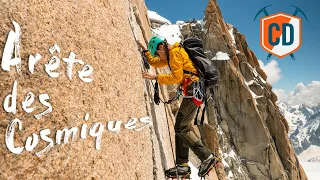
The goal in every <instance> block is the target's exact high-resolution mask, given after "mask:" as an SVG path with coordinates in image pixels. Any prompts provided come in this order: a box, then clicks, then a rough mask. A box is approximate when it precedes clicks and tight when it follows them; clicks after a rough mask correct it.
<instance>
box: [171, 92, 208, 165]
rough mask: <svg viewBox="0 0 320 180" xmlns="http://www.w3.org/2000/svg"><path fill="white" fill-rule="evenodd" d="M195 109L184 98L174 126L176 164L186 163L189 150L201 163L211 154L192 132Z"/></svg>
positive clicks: (191, 103) (192, 104)
mask: <svg viewBox="0 0 320 180" xmlns="http://www.w3.org/2000/svg"><path fill="white" fill-rule="evenodd" d="M197 107H198V106H197V105H196V104H195V103H194V102H193V101H192V99H191V98H184V99H183V100H182V103H181V105H180V109H179V112H178V115H177V117H176V124H175V140H176V163H177V164H182V163H186V162H188V155H189V148H190V149H191V150H192V151H193V152H194V153H195V154H196V155H197V156H198V158H199V159H200V160H201V161H203V160H205V159H207V158H208V157H209V156H210V154H211V153H212V151H210V150H209V149H208V148H207V147H206V146H205V145H204V144H203V143H202V141H201V140H200V139H199V138H198V137H197V136H196V135H195V134H194V132H193V131H192V125H193V122H194V118H195V114H196V112H197Z"/></svg>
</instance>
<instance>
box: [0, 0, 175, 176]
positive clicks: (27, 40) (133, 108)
mask: <svg viewBox="0 0 320 180" xmlns="http://www.w3.org/2000/svg"><path fill="white" fill-rule="evenodd" d="M0 19H1V20H0V24H1V25H0V49H1V50H0V57H2V56H3V53H4V47H5V44H6V42H7V38H8V33H9V31H13V32H16V29H15V27H14V25H13V23H12V21H15V22H17V24H18V25H19V26H20V28H21V35H20V43H19V45H20V52H19V57H21V62H22V63H21V69H22V71H21V74H18V72H17V70H16V68H15V66H13V67H11V68H10V71H4V70H3V69H1V70H0V77H1V78H0V99H1V109H0V117H1V123H0V144H1V146H0V155H1V157H2V158H1V159H0V164H1V165H0V169H1V173H0V179H44V178H50V179H51V178H52V179H53V178H57V179H77V178H80V177H81V178H83V179H164V176H163V168H167V166H169V165H170V166H172V165H173V159H172V151H171V150H170V149H171V148H170V147H171V144H170V140H169V135H168V128H167V127H168V126H167V121H166V120H167V119H169V120H171V121H170V122H172V119H170V114H169V113H168V112H169V111H168V112H166V110H165V107H164V106H157V107H155V106H154V104H153V101H152V95H150V94H148V92H149V91H150V92H152V90H151V85H150V83H149V84H148V83H147V82H146V81H145V80H143V78H142V75H141V70H142V66H141V56H140V53H139V51H138V50H137V45H136V43H135V38H134V36H135V37H136V38H141V39H148V38H150V36H151V32H150V30H149V24H150V23H149V21H148V19H147V17H146V6H145V4H144V1H141V0H136V1H134V0H133V1H130V2H129V1H126V0H125V1H112V0H111V1H94V0H93V1H82V0H80V1H54V2H53V1H46V0H45V1H34V0H31V1H0ZM142 27H143V28H142ZM132 31H135V32H132ZM54 44H57V45H58V47H59V48H60V53H59V52H58V51H55V52H53V54H51V53H50V52H49V49H50V48H52V47H53V46H54ZM70 52H73V53H74V54H75V58H76V59H81V60H82V61H83V62H84V65H86V64H88V65H90V66H91V67H92V68H93V73H92V74H91V75H90V76H89V77H91V78H93V81H92V82H89V83H86V82H83V81H82V80H81V79H79V78H78V73H77V72H78V71H80V70H81V69H82V68H83V66H84V65H81V64H79V63H74V64H73V67H72V69H73V70H72V74H71V75H72V79H71V80H70V79H69V78H68V74H67V73H66V71H67V63H65V62H64V61H63V58H68V57H69V55H70ZM36 53H39V54H40V55H41V59H40V60H39V62H38V63H36V65H35V68H34V73H33V74H32V73H31V72H30V71H29V70H28V62H29V61H28V60H29V56H30V55H33V56H35V54H36ZM13 54H14V53H13ZM53 56H56V57H57V58H58V59H59V60H60V66H59V67H58V68H57V69H55V70H53V72H60V75H59V77H56V78H52V77H50V76H49V75H48V73H47V72H46V71H45V64H48V62H49V61H50V59H51V58H52V57H53ZM55 62H56V61H55ZM14 81H16V82H17V110H16V113H15V114H13V113H8V112H7V111H5V109H4V107H3V104H4V103H3V102H4V99H5V97H6V96H7V95H8V94H11V93H12V88H13V84H14ZM147 88H149V89H147ZM147 90H148V91H147ZM28 92H32V93H34V94H35V101H34V103H33V104H32V105H31V106H30V107H34V108H35V109H34V111H33V112H31V113H26V112H25V111H24V110H23V108H22V101H23V100H24V99H25V96H26V95H27V93H28ZM44 93H47V94H48V95H49V97H50V99H49V100H46V101H47V102H49V104H50V105H51V106H52V112H50V113H48V114H46V115H44V116H43V117H42V118H41V119H36V118H35V117H34V115H36V114H38V113H40V112H42V111H44V110H46V109H47V107H46V106H44V105H43V104H42V103H40V101H39V97H38V96H39V95H40V94H44ZM149 95H150V96H149ZM85 114H88V115H89V116H88V115H87V116H88V120H85V118H84V117H85ZM145 116H148V117H150V118H151V120H152V121H154V120H157V121H158V122H159V123H157V122H154V123H153V125H152V126H150V125H148V124H146V123H143V122H141V121H139V120H138V121H137V123H136V126H137V127H141V126H144V125H146V126H145V127H144V128H141V129H140V131H136V130H134V129H127V128H125V124H126V123H127V122H129V120H130V119H131V118H138V119H139V118H141V117H145ZM167 116H169V117H167ZM171 116H172V115H171ZM14 118H18V119H19V120H20V121H21V125H22V128H21V130H19V129H18V124H16V126H15V128H14V131H15V133H14V146H15V147H24V146H25V143H26V139H27V138H28V137H29V136H32V134H36V135H38V138H39V143H38V144H37V146H36V147H35V148H34V149H33V150H31V151H30V152H29V151H27V150H26V149H24V150H23V151H22V152H21V153H20V154H14V153H12V152H11V151H9V149H8V148H7V146H6V140H5V136H6V130H7V127H8V125H9V123H10V122H11V120H13V119H14ZM155 118H156V119H155ZM171 118H172V117H171ZM112 121H113V122H115V121H121V122H122V123H121V124H120V126H119V127H120V130H118V132H114V131H111V130H109V129H112V128H113V127H114V126H116V125H115V124H112V123H109V122H112ZM96 122H100V123H101V124H99V127H101V126H102V125H103V126H104V128H102V129H103V132H102V135H101V136H102V138H101V145H100V147H101V149H96V148H95V147H96V137H92V136H91V135H89V132H90V131H91V130H89V129H90V128H91V127H92V125H93V124H94V123H96ZM83 124H87V127H88V128H87V131H88V132H87V133H86V139H81V138H80V132H81V127H82V125H83ZM108 125H109V127H108ZM73 127H75V128H77V129H78V131H77V133H75V139H74V140H73V141H71V139H72V138H71V137H70V138H69V141H68V143H67V144H64V143H63V135H62V143H61V144H57V142H56V134H57V130H62V129H64V128H68V129H70V128H73ZM155 127H156V128H155ZM44 129H49V130H50V134H48V135H47V136H48V138H50V139H51V141H52V145H53V147H52V148H51V149H50V150H49V151H48V152H46V153H44V154H42V155H41V156H40V157H38V156H37V155H36V152H39V151H41V150H42V149H43V148H45V147H46V146H48V144H49V142H46V141H44V140H43V139H42V138H41V137H40V132H41V131H42V130H44ZM93 130H96V131H98V127H96V129H93ZM93 130H92V132H91V134H94V131H93ZM138 130H139V129H138Z"/></svg>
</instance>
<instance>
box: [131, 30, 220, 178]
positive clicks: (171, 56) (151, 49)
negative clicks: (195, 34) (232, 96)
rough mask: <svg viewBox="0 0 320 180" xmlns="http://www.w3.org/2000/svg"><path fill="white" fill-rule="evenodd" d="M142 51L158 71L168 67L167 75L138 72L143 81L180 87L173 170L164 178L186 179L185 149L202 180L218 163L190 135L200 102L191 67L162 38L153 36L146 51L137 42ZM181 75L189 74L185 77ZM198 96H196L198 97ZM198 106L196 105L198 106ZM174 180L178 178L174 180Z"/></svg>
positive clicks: (184, 55) (186, 58)
mask: <svg viewBox="0 0 320 180" xmlns="http://www.w3.org/2000/svg"><path fill="white" fill-rule="evenodd" d="M137 43H138V44H139V46H140V47H141V48H142V49H143V52H144V54H145V56H146V57H147V59H148V62H149V63H150V65H152V66H154V67H156V68H160V67H164V66H169V68H170V69H171V72H172V73H171V74H159V75H154V74H151V73H149V72H142V76H143V77H144V78H145V79H149V80H156V81H157V82H159V83H160V84H167V85H168V84H179V85H182V86H183V87H184V94H185V96H184V98H183V100H182V102H181V105H180V108H179V111H178V114H177V117H176V123H175V127H174V129H175V140H176V160H175V164H176V165H175V167H174V168H170V169H168V170H166V171H165V174H166V176H167V177H168V178H189V177H190V174H191V169H190V167H189V166H188V154H189V148H190V149H191V150H192V151H193V152H194V153H195V154H196V155H197V157H198V158H199V159H200V160H201V165H200V167H199V173H198V175H199V176H200V177H204V176H205V175H207V174H208V173H209V171H210V170H211V169H212V168H213V167H214V166H215V165H216V164H217V163H218V162H219V161H220V160H219V158H218V157H216V156H215V154H214V153H213V152H212V151H210V150H209V149H208V148H207V147H206V146H205V145H204V144H203V143H202V141H201V140H200V139H199V138H198V137H197V136H196V135H195V134H194V132H193V131H192V122H193V121H192V120H193V119H194V117H195V114H196V111H197V108H198V106H199V105H201V103H202V102H201V98H188V97H190V96H193V97H195V95H194V94H193V93H194V92H197V91H195V90H194V88H195V87H198V86H197V84H199V77H197V76H196V75H197V70H196V68H195V67H194V63H193V62H192V60H191V59H190V58H189V56H188V54H187V52H186V51H185V49H184V48H183V47H181V46H180V44H179V43H178V42H176V43H175V44H173V45H169V44H168V43H167V41H166V40H165V38H164V37H161V36H153V37H152V38H151V39H150V41H149V43H148V49H147V48H146V47H145V46H144V45H143V43H142V42H141V41H138V42H137ZM185 72H191V74H190V73H185ZM198 96H199V95H198ZM199 102H200V103H199ZM177 176H178V177H177Z"/></svg>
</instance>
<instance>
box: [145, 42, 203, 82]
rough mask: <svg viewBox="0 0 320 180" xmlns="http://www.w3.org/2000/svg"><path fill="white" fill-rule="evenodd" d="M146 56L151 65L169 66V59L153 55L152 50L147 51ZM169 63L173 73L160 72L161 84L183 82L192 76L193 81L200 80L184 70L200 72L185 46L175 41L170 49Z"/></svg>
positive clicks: (157, 66) (159, 80)
mask: <svg viewBox="0 0 320 180" xmlns="http://www.w3.org/2000/svg"><path fill="white" fill-rule="evenodd" d="M145 56H146V57H147V59H148V62H149V64H150V65H151V66H154V67H156V68H161V67H164V66H168V61H167V60H165V59H160V58H159V57H153V56H152V55H151V54H150V52H149V51H148V52H146V53H145ZM169 63H170V68H171V72H172V73H171V74H159V75H158V82H159V83H160V84H181V83H182V81H183V80H184V79H185V78H188V77H191V79H192V81H197V80H199V78H198V77H196V76H192V75H191V74H184V73H183V70H187V71H190V72H193V73H196V74H198V72H197V69H196V68H195V67H194V64H193V62H192V60H191V59H190V58H189V56H188V54H187V52H186V51H185V50H184V48H182V47H180V45H179V43H175V44H174V45H173V46H172V47H171V48H170V49H169Z"/></svg>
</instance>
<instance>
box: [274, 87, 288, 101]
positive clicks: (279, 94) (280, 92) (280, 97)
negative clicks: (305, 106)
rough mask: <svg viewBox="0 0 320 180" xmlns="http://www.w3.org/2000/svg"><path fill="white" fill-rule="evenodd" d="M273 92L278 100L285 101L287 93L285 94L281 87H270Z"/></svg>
mask: <svg viewBox="0 0 320 180" xmlns="http://www.w3.org/2000/svg"><path fill="white" fill-rule="evenodd" d="M272 90H273V92H274V93H275V94H276V95H277V97H278V101H282V102H287V101H288V95H287V94H286V92H285V90H283V89H272Z"/></svg>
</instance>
